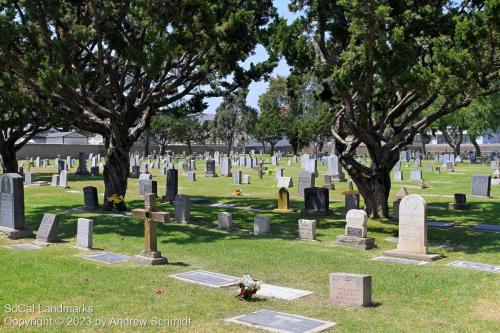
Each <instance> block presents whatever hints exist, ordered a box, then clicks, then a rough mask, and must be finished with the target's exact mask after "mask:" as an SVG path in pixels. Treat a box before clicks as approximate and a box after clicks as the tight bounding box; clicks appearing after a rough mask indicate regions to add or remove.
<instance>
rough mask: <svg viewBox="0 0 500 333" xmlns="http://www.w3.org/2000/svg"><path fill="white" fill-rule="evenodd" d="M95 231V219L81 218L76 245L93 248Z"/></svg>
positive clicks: (85, 248) (80, 247) (88, 248)
mask: <svg viewBox="0 0 500 333" xmlns="http://www.w3.org/2000/svg"><path fill="white" fill-rule="evenodd" d="M93 232H94V221H92V220H89V219H82V218H79V219H78V224H77V230H76V244H75V247H77V248H79V249H83V250H91V249H92V239H93Z"/></svg>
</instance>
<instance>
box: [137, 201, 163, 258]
mask: <svg viewBox="0 0 500 333" xmlns="http://www.w3.org/2000/svg"><path fill="white" fill-rule="evenodd" d="M132 216H133V217H135V218H138V219H144V250H142V251H141V254H140V255H138V256H136V260H137V261H138V262H140V263H143V264H148V265H165V264H166V263H167V258H165V257H162V256H161V252H159V251H158V248H157V238H158V222H168V220H169V214H168V213H167V212H158V211H156V195H155V194H154V193H147V194H145V195H144V209H133V210H132Z"/></svg>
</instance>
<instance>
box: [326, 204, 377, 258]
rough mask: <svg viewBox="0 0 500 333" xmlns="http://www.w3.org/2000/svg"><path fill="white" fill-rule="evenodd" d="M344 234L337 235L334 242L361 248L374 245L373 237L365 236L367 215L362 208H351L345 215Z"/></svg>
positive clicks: (368, 247)
mask: <svg viewBox="0 0 500 333" xmlns="http://www.w3.org/2000/svg"><path fill="white" fill-rule="evenodd" d="M345 220H346V225H345V233H344V235H340V236H337V239H336V240H335V244H337V245H342V246H349V247H356V248H360V249H363V250H369V249H372V248H373V247H374V246H375V238H371V237H367V226H368V215H367V214H366V212H365V211H364V210H360V209H351V210H350V211H348V212H347V215H346V218H345Z"/></svg>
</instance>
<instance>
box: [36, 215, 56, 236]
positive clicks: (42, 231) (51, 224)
mask: <svg viewBox="0 0 500 333" xmlns="http://www.w3.org/2000/svg"><path fill="white" fill-rule="evenodd" d="M58 232H59V220H58V219H57V215H55V214H47V213H45V214H43V219H42V223H40V227H39V228H38V231H37V233H36V240H37V241H39V242H43V243H54V242H56V241H57V240H58V238H57V234H58Z"/></svg>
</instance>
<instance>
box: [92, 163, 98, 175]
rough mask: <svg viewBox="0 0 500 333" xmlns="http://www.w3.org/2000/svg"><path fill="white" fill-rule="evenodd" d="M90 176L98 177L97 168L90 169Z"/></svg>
mask: <svg viewBox="0 0 500 333" xmlns="http://www.w3.org/2000/svg"><path fill="white" fill-rule="evenodd" d="M90 175H91V176H99V166H98V165H97V166H93V167H90Z"/></svg>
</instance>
